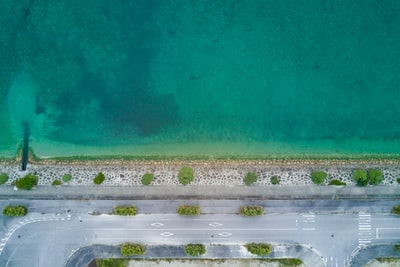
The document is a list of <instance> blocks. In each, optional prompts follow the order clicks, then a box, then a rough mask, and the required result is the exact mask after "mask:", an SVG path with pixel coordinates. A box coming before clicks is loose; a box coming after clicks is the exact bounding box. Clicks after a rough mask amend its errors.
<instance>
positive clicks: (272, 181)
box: [271, 176, 280, 185]
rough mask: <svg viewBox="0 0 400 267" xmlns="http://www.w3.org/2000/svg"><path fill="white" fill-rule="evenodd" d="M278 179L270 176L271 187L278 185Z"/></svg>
mask: <svg viewBox="0 0 400 267" xmlns="http://www.w3.org/2000/svg"><path fill="white" fill-rule="evenodd" d="M279 182H280V181H279V178H278V176H272V177H271V184H273V185H277V184H279Z"/></svg>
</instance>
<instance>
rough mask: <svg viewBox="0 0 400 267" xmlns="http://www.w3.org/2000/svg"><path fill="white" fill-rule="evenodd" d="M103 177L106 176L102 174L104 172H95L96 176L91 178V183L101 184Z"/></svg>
mask: <svg viewBox="0 0 400 267" xmlns="http://www.w3.org/2000/svg"><path fill="white" fill-rule="evenodd" d="M105 179H106V177H105V176H104V174H103V173H102V172H99V174H97V175H96V177H95V178H94V179H93V183H95V184H97V185H99V184H102V183H103V182H104V180H105Z"/></svg>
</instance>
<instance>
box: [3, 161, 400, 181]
mask: <svg viewBox="0 0 400 267" xmlns="http://www.w3.org/2000/svg"><path fill="white" fill-rule="evenodd" d="M183 166H190V167H192V168H193V169H194V172H195V179H194V181H193V182H192V183H191V185H203V186H204V185H217V186H218V185H229V186H238V185H243V177H244V176H245V175H246V173H247V172H250V171H251V172H255V173H257V175H258V180H257V182H256V185H272V184H271V179H270V178H271V177H272V176H277V177H278V178H279V180H280V183H279V184H280V185H281V186H291V185H308V184H312V181H311V179H310V173H311V172H312V171H325V172H326V173H327V174H328V178H327V180H326V182H325V184H328V183H329V181H331V180H333V179H339V180H341V181H343V182H346V183H347V185H354V181H352V173H353V171H354V170H355V169H357V168H362V169H370V168H372V169H380V170H382V172H383V182H382V185H396V184H398V183H397V181H396V179H397V178H398V177H400V162H399V161H397V160H86V161H85V160H83V161H79V160H41V161H37V162H31V163H29V164H28V167H27V170H26V171H25V172H23V171H21V167H20V164H19V162H16V161H2V162H0V173H7V174H8V176H9V180H8V182H7V184H11V183H12V182H13V181H14V180H15V179H18V178H20V177H22V176H24V175H25V174H26V173H28V172H31V173H34V174H36V175H37V176H38V177H39V185H49V184H51V183H52V182H53V181H54V180H55V179H61V178H62V176H63V175H64V174H71V175H72V179H71V181H70V182H68V185H92V184H93V178H94V177H95V176H96V175H97V174H98V173H99V172H102V173H104V175H105V177H106V179H105V181H104V183H103V184H102V186H142V183H141V177H142V176H143V174H144V173H147V172H150V173H153V174H154V175H155V178H154V180H153V182H152V185H156V186H171V185H178V179H177V174H178V172H179V169H180V168H181V167H183Z"/></svg>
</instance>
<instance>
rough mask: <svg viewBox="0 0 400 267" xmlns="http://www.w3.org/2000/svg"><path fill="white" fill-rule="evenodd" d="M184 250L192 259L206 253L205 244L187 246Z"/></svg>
mask: <svg viewBox="0 0 400 267" xmlns="http://www.w3.org/2000/svg"><path fill="white" fill-rule="evenodd" d="M184 250H185V253H186V254H187V255H189V256H192V257H198V256H201V255H203V254H205V253H206V247H205V246H204V245H203V244H187V245H186V246H185V248H184Z"/></svg>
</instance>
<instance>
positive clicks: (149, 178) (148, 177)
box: [142, 172, 154, 185]
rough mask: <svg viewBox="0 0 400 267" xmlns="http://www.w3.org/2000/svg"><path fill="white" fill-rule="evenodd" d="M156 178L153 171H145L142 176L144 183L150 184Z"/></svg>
mask: <svg viewBox="0 0 400 267" xmlns="http://www.w3.org/2000/svg"><path fill="white" fill-rule="evenodd" d="M153 179H154V174H152V173H149V172H148V173H145V174H143V176H142V185H150V184H151V182H152V181H153Z"/></svg>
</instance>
